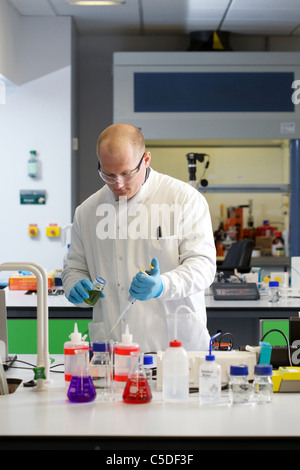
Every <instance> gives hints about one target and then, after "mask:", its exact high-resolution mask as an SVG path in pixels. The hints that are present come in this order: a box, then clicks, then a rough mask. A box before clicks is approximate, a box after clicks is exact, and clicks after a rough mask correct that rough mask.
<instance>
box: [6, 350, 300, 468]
mask: <svg viewBox="0 0 300 470" xmlns="http://www.w3.org/2000/svg"><path fill="white" fill-rule="evenodd" d="M18 359H20V360H21V359H24V360H26V361H30V363H31V364H32V363H33V364H35V362H34V361H35V360H36V359H35V356H34V355H33V356H24V357H22V356H20V357H19V358H18ZM54 359H55V362H54V364H53V365H56V364H61V363H62V362H63V356H55V357H54ZM15 365H16V366H20V367H22V366H23V367H24V365H23V364H22V363H18V362H17V363H16V364H15ZM53 365H52V367H53ZM55 370H63V366H61V368H60V367H57V369H55ZM5 373H6V376H7V377H8V378H9V377H14V378H21V379H23V383H26V382H27V381H29V380H31V379H32V378H33V373H32V370H26V369H21V368H20V369H18V368H11V369H9V370H8V371H6V372H5ZM23 383H21V384H20V385H19V387H18V388H17V389H16V391H15V392H14V393H11V394H9V395H2V396H0V416H1V419H0V448H1V449H2V450H3V449H4V450H10V449H12V450H25V449H27V450H33V449H38V450H44V449H45V450H50V449H54V450H73V449H75V450H85V449H86V450H105V451H111V452H116V451H118V450H119V451H121V450H123V451H127V452H129V453H130V452H131V454H138V452H139V451H142V450H148V451H157V450H160V451H161V452H162V451H163V450H165V451H171V450H173V451H176V452H177V453H183V452H186V451H188V450H189V453H191V452H190V451H195V452H197V451H199V450H201V451H202V450H250V449H269V450H270V449H272V450H275V449H276V450H281V449H285V450H289V449H291V450H292V449H298V450H299V449H300V426H299V422H300V393H281V394H279V393H274V394H273V401H272V403H270V404H264V405H257V404H247V405H230V404H229V403H228V399H227V395H226V392H224V394H223V395H222V402H221V403H220V404H219V405H203V404H200V402H199V399H198V396H197V395H196V394H194V395H191V396H190V399H189V401H188V402H187V403H185V404H182V403H180V404H167V403H164V402H163V400H162V396H161V394H160V393H157V392H154V393H153V399H152V401H151V402H150V403H148V404H141V405H135V404H132V405H129V404H125V403H124V402H123V401H122V399H121V396H119V397H118V398H117V399H116V400H115V401H112V402H107V401H102V400H101V399H100V398H99V397H98V396H97V397H96V399H95V400H94V401H93V402H90V403H82V404H78V403H70V402H69V401H68V399H67V397H66V394H65V388H64V376H63V374H62V373H61V374H59V373H54V372H50V383H49V384H47V385H46V388H47V389H46V390H44V391H37V390H36V388H26V387H24V386H23ZM133 451H134V452H133ZM196 455H198V458H200V453H199V454H195V456H196ZM201 455H202V454H201ZM194 463H195V460H194ZM198 463H199V460H198Z"/></svg>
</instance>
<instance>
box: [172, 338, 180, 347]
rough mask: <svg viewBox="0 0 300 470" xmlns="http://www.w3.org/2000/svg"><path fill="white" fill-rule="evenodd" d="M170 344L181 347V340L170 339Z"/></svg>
mask: <svg viewBox="0 0 300 470" xmlns="http://www.w3.org/2000/svg"><path fill="white" fill-rule="evenodd" d="M170 346H171V348H180V346H181V341H177V339H174V340H173V341H170Z"/></svg>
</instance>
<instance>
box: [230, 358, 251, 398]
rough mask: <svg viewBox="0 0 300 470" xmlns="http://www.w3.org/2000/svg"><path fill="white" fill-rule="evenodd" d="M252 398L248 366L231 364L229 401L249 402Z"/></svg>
mask: <svg viewBox="0 0 300 470" xmlns="http://www.w3.org/2000/svg"><path fill="white" fill-rule="evenodd" d="M249 398H250V384H249V381H248V366H246V365H243V364H242V365H236V366H230V379H229V402H230V403H231V404H235V403H248V401H249Z"/></svg>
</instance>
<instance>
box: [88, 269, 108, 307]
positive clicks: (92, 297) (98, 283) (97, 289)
mask: <svg viewBox="0 0 300 470" xmlns="http://www.w3.org/2000/svg"><path fill="white" fill-rule="evenodd" d="M105 284H106V281H105V279H103V278H102V277H100V276H97V277H95V279H94V282H93V286H92V289H91V290H90V291H89V298H88V299H84V302H85V303H86V304H88V305H91V306H94V305H95V304H96V302H98V300H99V298H100V296H101V294H102V291H103V289H104V286H105Z"/></svg>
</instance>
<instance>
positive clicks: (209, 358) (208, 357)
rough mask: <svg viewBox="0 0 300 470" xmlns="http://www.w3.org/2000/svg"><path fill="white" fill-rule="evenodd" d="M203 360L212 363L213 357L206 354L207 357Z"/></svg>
mask: <svg viewBox="0 0 300 470" xmlns="http://www.w3.org/2000/svg"><path fill="white" fill-rule="evenodd" d="M205 360H206V361H214V360H215V356H214V355H213V354H208V355H207V356H205Z"/></svg>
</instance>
